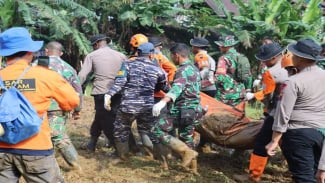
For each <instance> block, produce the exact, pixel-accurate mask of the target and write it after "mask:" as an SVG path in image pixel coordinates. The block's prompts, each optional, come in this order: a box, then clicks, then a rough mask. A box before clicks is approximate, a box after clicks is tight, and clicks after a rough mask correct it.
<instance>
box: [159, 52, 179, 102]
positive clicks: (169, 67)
mask: <svg viewBox="0 0 325 183" xmlns="http://www.w3.org/2000/svg"><path fill="white" fill-rule="evenodd" d="M155 59H156V60H157V61H158V64H159V66H160V68H162V69H163V70H164V71H165V72H166V73H167V81H168V82H172V81H173V80H174V76H175V73H176V70H177V68H176V66H175V65H174V64H173V63H171V62H170V61H169V60H168V59H167V57H165V56H164V55H163V54H162V53H161V52H159V53H156V54H155ZM154 96H155V97H156V98H163V97H165V93H164V92H163V91H158V92H155V94H154Z"/></svg>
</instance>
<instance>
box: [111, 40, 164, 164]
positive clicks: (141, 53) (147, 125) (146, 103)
mask: <svg viewBox="0 0 325 183" xmlns="http://www.w3.org/2000/svg"><path fill="white" fill-rule="evenodd" d="M153 53H154V46H153V44H151V43H143V44H141V45H140V46H139V47H138V57H136V59H134V60H132V61H130V60H128V61H126V62H125V63H124V64H123V65H122V67H121V69H120V71H119V73H118V75H117V77H116V79H115V83H114V85H113V86H112V87H111V88H110V89H109V91H108V92H107V94H106V95H105V108H106V109H107V110H110V98H111V96H114V95H115V94H116V93H118V92H121V93H122V101H121V105H120V108H119V110H118V112H117V116H116V120H115V122H114V140H115V144H116V148H117V152H118V155H119V158H120V159H121V160H127V154H128V153H129V143H128V140H129V134H130V126H131V123H132V122H133V121H134V120H137V127H138V131H139V133H140V136H141V137H149V138H150V140H151V141H152V142H153V143H156V142H157V141H156V140H155V138H154V137H153V135H152V134H151V133H150V129H151V128H152V127H153V125H154V121H155V119H154V117H153V115H152V106H153V105H154V96H153V95H154V91H158V90H166V89H167V88H168V86H167V81H166V76H165V73H164V72H163V71H162V70H161V68H160V67H159V66H157V65H156V64H154V63H153V62H152V61H151V59H152V58H153ZM142 141H143V146H144V147H146V148H147V149H148V150H150V151H152V144H149V143H148V140H147V139H142ZM149 142H150V141H149Z"/></svg>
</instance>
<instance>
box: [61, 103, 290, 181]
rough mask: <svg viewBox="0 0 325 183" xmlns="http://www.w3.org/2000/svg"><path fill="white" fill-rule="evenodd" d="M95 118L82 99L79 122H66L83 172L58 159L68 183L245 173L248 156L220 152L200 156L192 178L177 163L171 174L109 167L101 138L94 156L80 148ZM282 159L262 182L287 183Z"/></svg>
mask: <svg viewBox="0 0 325 183" xmlns="http://www.w3.org/2000/svg"><path fill="white" fill-rule="evenodd" d="M93 117H94V110H93V100H92V98H91V97H85V102H84V109H83V111H82V117H81V119H80V120H76V121H73V120H69V122H68V131H69V132H70V136H71V138H72V141H73V143H74V144H75V146H76V148H77V150H78V152H79V159H80V163H81V166H82V169H83V170H82V172H77V171H70V170H68V169H67V165H66V164H65V163H64V161H63V160H62V158H61V157H60V156H59V155H57V157H58V161H59V164H60V166H61V168H62V172H63V174H64V177H65V180H66V182H67V183H115V182H116V183H151V182H152V183H156V182H158V183H160V182H161V183H168V182H170V183H172V182H184V183H189V182H202V183H206V182H208V183H210V182H211V183H212V182H213V183H233V182H236V181H235V180H233V175H234V174H238V173H239V174H242V173H244V172H247V167H248V160H249V153H248V152H246V153H244V155H241V156H235V157H232V156H231V155H230V152H232V151H231V150H229V149H224V148H220V149H219V150H218V152H215V153H201V154H200V155H199V158H198V163H199V165H198V167H199V173H200V174H201V176H195V175H193V174H191V173H189V172H186V171H185V170H184V169H182V168H181V167H180V166H179V161H175V162H172V163H171V170H169V171H162V170H161V169H160V168H159V163H158V162H156V161H150V160H146V159H145V158H142V157H136V156H133V157H132V158H131V161H130V162H129V163H125V164H118V165H111V164H110V163H109V160H108V157H107V156H106V153H107V151H108V149H107V148H106V147H104V143H105V140H104V138H102V139H100V141H99V144H98V148H97V150H96V152H95V153H89V152H87V151H86V150H82V149H81V148H80V147H81V146H82V145H84V143H86V142H87V141H88V138H89V128H90V124H91V122H92V119H93ZM282 162H283V160H282V157H281V155H278V156H277V157H275V158H272V159H271V161H270V162H269V164H268V166H267V168H266V170H265V175H264V176H263V178H262V180H263V181H262V182H265V183H266V182H277V183H285V182H290V181H291V179H290V176H289V174H288V173H287V167H286V165H284V164H283V163H282Z"/></svg>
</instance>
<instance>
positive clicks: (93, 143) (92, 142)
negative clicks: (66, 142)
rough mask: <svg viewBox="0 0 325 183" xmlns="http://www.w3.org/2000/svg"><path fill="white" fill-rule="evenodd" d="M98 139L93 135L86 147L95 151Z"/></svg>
mask: <svg viewBox="0 0 325 183" xmlns="http://www.w3.org/2000/svg"><path fill="white" fill-rule="evenodd" d="M97 140H98V137H93V136H91V137H90V140H89V142H88V144H87V145H86V149H87V150H89V151H93V152H95V150H96V144H97Z"/></svg>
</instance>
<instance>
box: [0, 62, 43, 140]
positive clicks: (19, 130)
mask: <svg viewBox="0 0 325 183" xmlns="http://www.w3.org/2000/svg"><path fill="white" fill-rule="evenodd" d="M29 69H30V67H27V68H26V69H25V70H24V72H23V73H22V74H21V75H20V76H19V78H18V79H17V80H16V82H15V84H14V85H13V86H12V87H10V88H9V89H7V88H6V87H5V85H4V83H3V80H2V79H1V77H0V88H1V92H2V93H1V96H0V124H1V126H2V129H3V130H4V132H3V134H0V142H4V143H7V144H17V143H19V142H21V141H23V140H26V139H28V138H30V137H32V136H33V135H35V134H37V133H38V132H39V130H40V126H41V124H42V121H43V120H42V119H41V118H40V117H39V116H38V114H37V112H36V110H35V109H34V107H33V106H32V105H31V104H30V102H29V101H28V100H27V99H26V97H25V96H24V95H23V94H22V93H21V92H20V91H19V90H18V89H17V88H16V84H17V83H18V82H19V81H20V79H21V78H22V77H23V75H25V73H27V71H28V70H29ZM0 129H1V128H0Z"/></svg>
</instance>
